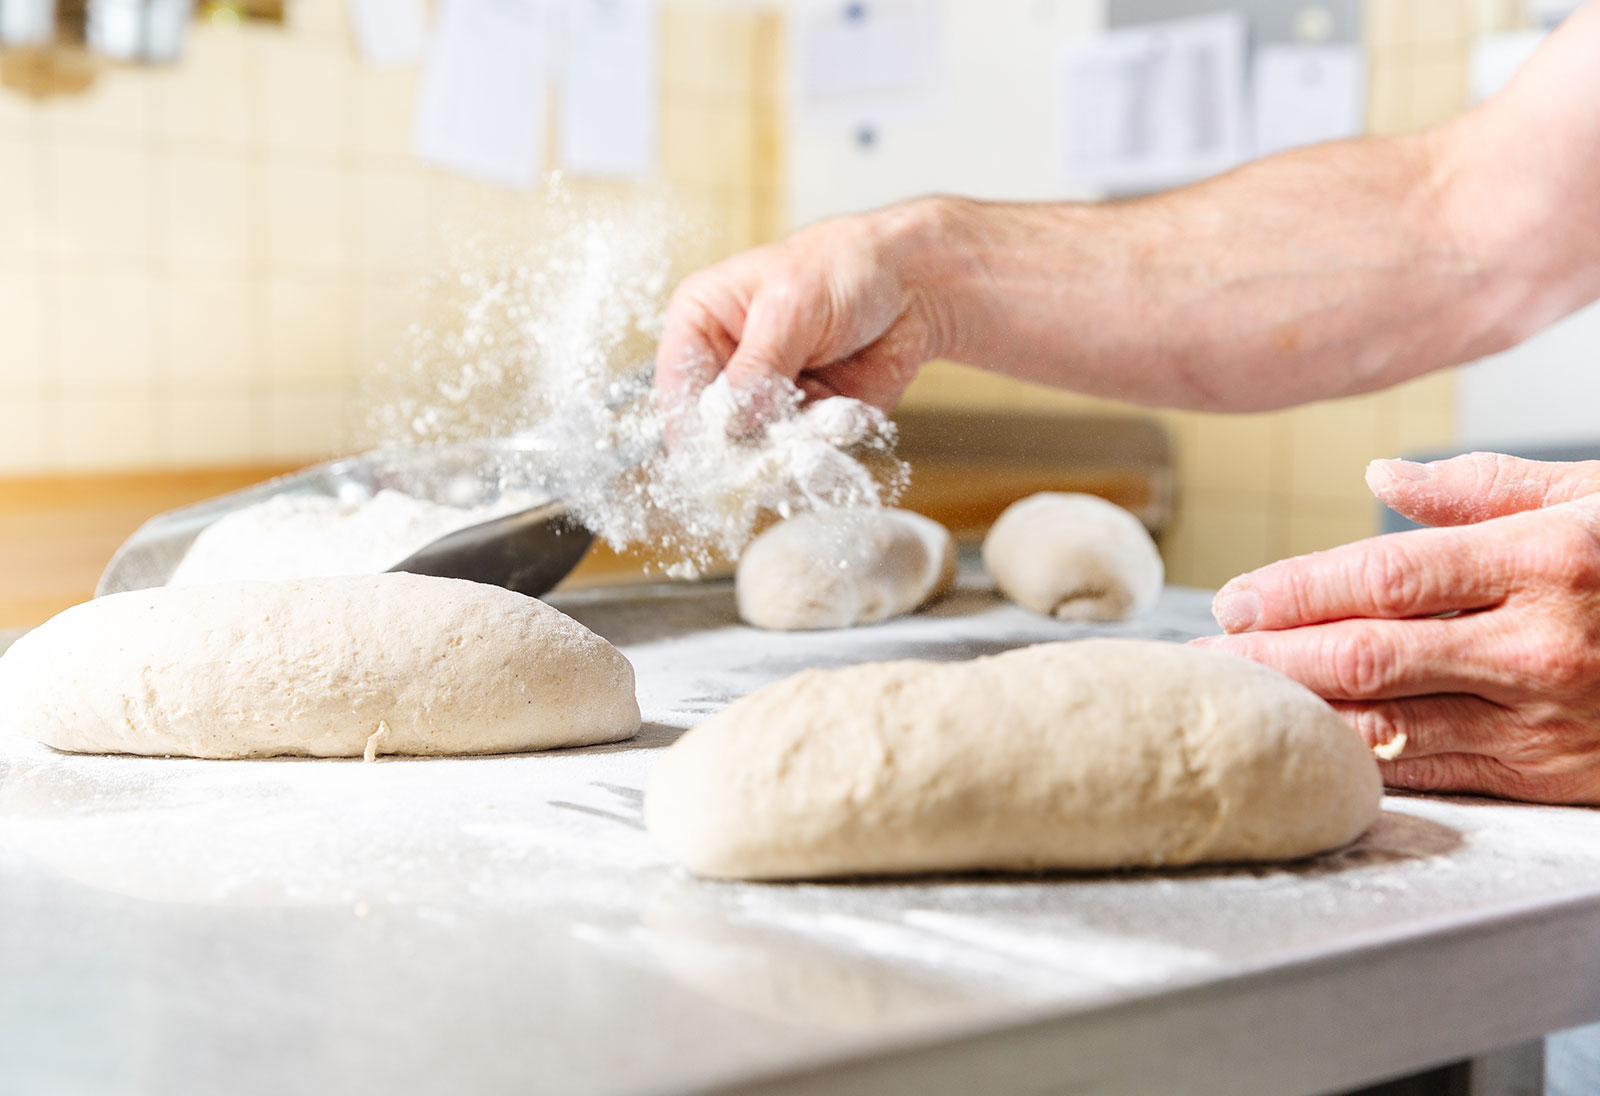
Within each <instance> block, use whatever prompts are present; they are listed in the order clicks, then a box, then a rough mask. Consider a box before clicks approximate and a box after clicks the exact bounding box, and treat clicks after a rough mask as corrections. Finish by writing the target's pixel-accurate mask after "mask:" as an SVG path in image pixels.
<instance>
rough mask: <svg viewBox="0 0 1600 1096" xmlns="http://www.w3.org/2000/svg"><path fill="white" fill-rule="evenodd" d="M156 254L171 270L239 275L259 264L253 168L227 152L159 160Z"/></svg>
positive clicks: (180, 152) (179, 152)
mask: <svg viewBox="0 0 1600 1096" xmlns="http://www.w3.org/2000/svg"><path fill="white" fill-rule="evenodd" d="M156 165H157V166H156V192H155V193H156V197H155V205H156V224H157V225H158V226H159V231H158V233H157V234H156V241H155V246H156V252H157V254H158V255H160V256H161V258H162V260H163V262H164V263H165V265H166V268H167V269H169V270H178V271H184V272H186V273H203V272H219V273H229V274H240V273H243V272H244V271H247V270H250V269H252V268H254V267H255V266H256V265H257V263H258V262H259V261H260V258H261V255H260V249H259V248H258V247H257V235H258V234H257V231H256V225H257V223H258V218H256V217H254V216H252V215H253V214H254V213H255V211H256V205H257V200H256V183H255V180H253V179H252V178H251V172H252V164H251V163H250V162H249V161H248V160H246V159H245V158H243V157H241V156H239V155H236V154H231V153H229V152H226V151H222V152H218V151H211V150H208V151H201V152H192V151H189V150H186V149H174V150H172V151H169V152H167V153H165V154H163V155H162V156H160V157H159V158H157V161H156Z"/></svg>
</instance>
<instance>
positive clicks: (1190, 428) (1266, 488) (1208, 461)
mask: <svg viewBox="0 0 1600 1096" xmlns="http://www.w3.org/2000/svg"><path fill="white" fill-rule="evenodd" d="M1176 422H1177V428H1176V429H1175V430H1174V431H1173V433H1174V435H1175V437H1176V440H1177V442H1178V475H1179V477H1180V480H1181V482H1182V483H1184V484H1185V485H1186V486H1191V487H1193V488H1195V489H1196V490H1200V491H1221V492H1232V493H1234V494H1255V495H1269V494H1272V493H1274V492H1281V491H1283V490H1284V489H1285V487H1286V481H1287V476H1286V474H1285V467H1284V465H1285V461H1286V459H1287V457H1288V446H1289V430H1288V422H1287V420H1286V419H1285V418H1284V416H1282V415H1277V414H1268V415H1184V416H1182V417H1181V418H1177V419H1176Z"/></svg>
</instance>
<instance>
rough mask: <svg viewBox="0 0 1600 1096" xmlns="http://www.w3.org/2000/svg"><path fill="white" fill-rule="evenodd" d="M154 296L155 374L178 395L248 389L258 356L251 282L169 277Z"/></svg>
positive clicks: (236, 278) (157, 285)
mask: <svg viewBox="0 0 1600 1096" xmlns="http://www.w3.org/2000/svg"><path fill="white" fill-rule="evenodd" d="M154 292H155V302H154V317H155V319H154V323H155V363H154V373H155V375H156V376H157V377H159V378H162V379H164V380H166V381H169V382H172V384H173V385H175V386H176V388H177V389H179V390H193V389H194V388H197V387H205V388H208V389H211V390H213V391H215V390H217V389H228V388H232V389H235V390H240V391H242V390H245V389H247V388H248V387H249V386H250V385H251V383H252V381H253V379H254V378H255V376H256V375H257V374H258V372H259V369H258V366H257V356H258V355H260V354H261V353H262V351H261V349H260V343H259V339H258V335H259V325H258V324H257V323H256V319H255V309H254V306H253V294H252V290H251V283H250V281H249V280H247V279H246V278H244V277H239V276H227V275H222V276H216V275H183V274H173V275H170V276H168V277H165V278H162V279H160V280H159V281H157V282H155V291H154Z"/></svg>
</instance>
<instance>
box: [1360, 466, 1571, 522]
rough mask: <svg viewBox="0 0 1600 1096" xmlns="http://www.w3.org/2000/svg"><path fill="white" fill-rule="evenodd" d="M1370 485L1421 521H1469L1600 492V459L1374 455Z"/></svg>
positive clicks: (1389, 503)
mask: <svg viewBox="0 0 1600 1096" xmlns="http://www.w3.org/2000/svg"><path fill="white" fill-rule="evenodd" d="M1367 486H1368V487H1370V488H1372V493H1373V494H1374V495H1376V496H1378V498H1379V500H1381V501H1382V502H1383V504H1384V505H1385V506H1388V507H1389V508H1390V509H1392V510H1394V511H1395V512H1396V513H1398V514H1401V515H1403V516H1404V517H1407V518H1410V519H1411V520H1412V521H1416V522H1421V523H1422V524H1423V525H1467V524H1470V523H1473V522H1479V521H1486V520H1488V519H1489V518H1497V517H1504V516H1505V515H1507V514H1516V513H1521V512H1523V511H1525V510H1538V509H1542V508H1543V507H1546V506H1552V505H1554V504H1556V503H1560V502H1571V501H1573V500H1574V499H1579V498H1583V497H1584V496H1586V495H1592V494H1595V493H1596V492H1600V461H1593V460H1587V461H1576V462H1570V463H1569V462H1562V461H1537V460H1523V459H1521V458H1520V457H1509V456H1506V455H1505V454H1504V453H1467V454H1465V455H1464V456H1459V457H1452V458H1451V459H1450V460H1440V461H1430V462H1428V463H1426V464H1418V463H1416V462H1413V461H1408V460H1375V461H1373V462H1372V463H1371V464H1370V465H1368V467H1367Z"/></svg>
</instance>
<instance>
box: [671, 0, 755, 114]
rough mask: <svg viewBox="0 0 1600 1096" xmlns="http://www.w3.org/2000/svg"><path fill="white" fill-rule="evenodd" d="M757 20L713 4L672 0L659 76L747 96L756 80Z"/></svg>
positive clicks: (685, 85) (698, 87)
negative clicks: (681, 2) (674, 1)
mask: <svg viewBox="0 0 1600 1096" xmlns="http://www.w3.org/2000/svg"><path fill="white" fill-rule="evenodd" d="M756 31H757V21H756V19H755V18H753V17H752V15H751V14H750V13H748V12H739V11H733V10H730V9H729V8H727V7H719V6H716V5H711V4H672V5H669V6H667V7H666V8H664V9H663V11H662V17H661V78H662V82H663V83H664V84H665V85H666V86H667V87H669V88H673V89H679V88H682V89H689V90H693V91H699V92H712V93H716V94H718V95H725V96H728V97H730V98H737V97H740V96H747V95H749V94H750V93H751V92H752V91H753V90H754V86H755V68H754V62H755V44H756Z"/></svg>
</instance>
